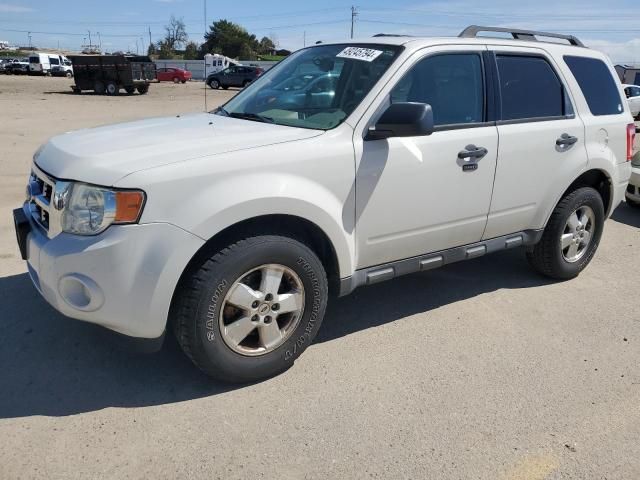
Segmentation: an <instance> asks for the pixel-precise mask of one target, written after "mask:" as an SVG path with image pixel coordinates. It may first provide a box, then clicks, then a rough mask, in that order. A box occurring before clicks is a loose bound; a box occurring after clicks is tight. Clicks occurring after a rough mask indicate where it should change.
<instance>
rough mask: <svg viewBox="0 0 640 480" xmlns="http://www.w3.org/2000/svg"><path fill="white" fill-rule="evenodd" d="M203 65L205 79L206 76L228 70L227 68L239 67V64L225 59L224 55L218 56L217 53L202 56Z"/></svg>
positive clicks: (227, 58) (230, 59)
mask: <svg viewBox="0 0 640 480" xmlns="http://www.w3.org/2000/svg"><path fill="white" fill-rule="evenodd" d="M204 65H205V70H206V73H205V78H206V76H207V75H210V74H212V73H218V72H220V71H222V70H224V69H225V68H229V67H233V66H235V65H240V62H238V61H236V60H234V59H232V58H229V57H225V56H224V55H220V54H218V53H213V54H211V53H207V54H206V55H205V56H204Z"/></svg>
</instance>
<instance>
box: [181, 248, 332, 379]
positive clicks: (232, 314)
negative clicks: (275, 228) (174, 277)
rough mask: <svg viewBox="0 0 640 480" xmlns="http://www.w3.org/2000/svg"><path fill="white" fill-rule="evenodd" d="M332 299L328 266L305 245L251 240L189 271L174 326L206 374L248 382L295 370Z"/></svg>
mask: <svg viewBox="0 0 640 480" xmlns="http://www.w3.org/2000/svg"><path fill="white" fill-rule="evenodd" d="M327 297H328V284H327V277H326V274H325V271H324V268H323V266H322V264H321V262H320V260H319V259H318V257H317V256H316V255H315V253H314V252H313V251H311V250H310V249H309V248H308V247H307V246H305V245H303V244H302V243H300V242H299V241H297V240H294V239H291V238H287V237H282V236H259V237H251V238H247V239H244V240H240V241H238V242H236V243H234V244H232V245H230V246H228V247H227V248H225V249H223V250H221V251H220V252H218V253H216V254H215V255H213V256H211V257H210V258H208V259H205V260H204V261H203V262H202V263H201V264H200V265H197V266H196V267H195V268H194V269H193V270H192V271H191V272H190V273H187V276H186V278H185V279H184V280H183V281H182V282H181V285H180V287H179V288H178V290H177V291H176V298H175V300H174V305H173V308H172V323H173V327H174V331H175V333H176V338H177V339H178V342H179V343H180V345H181V346H182V349H183V350H184V352H185V353H186V354H187V355H188V356H189V358H191V360H192V361H193V362H194V363H195V364H196V365H197V366H198V367H199V368H200V369H201V370H203V371H204V372H205V373H207V374H208V375H210V376H212V377H215V378H217V379H219V380H223V381H226V382H250V381H255V380H260V379H264V378H268V377H271V376H273V375H276V374H278V373H281V372H283V371H284V370H286V369H288V368H289V367H290V366H291V365H293V362H294V361H295V359H296V358H297V357H298V356H300V354H301V353H302V352H303V351H304V350H305V349H306V348H307V347H308V346H309V345H310V344H311V342H312V341H313V339H314V338H315V336H316V333H317V332H318V330H319V328H320V324H321V323H322V319H323V316H324V312H325V308H326V305H327Z"/></svg>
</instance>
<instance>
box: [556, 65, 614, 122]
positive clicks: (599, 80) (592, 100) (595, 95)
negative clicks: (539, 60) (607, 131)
mask: <svg viewBox="0 0 640 480" xmlns="http://www.w3.org/2000/svg"><path fill="white" fill-rule="evenodd" d="M564 61H565V63H566V64H567V66H568V67H569V69H570V70H571V73H573V76H574V77H575V79H576V81H577V82H578V85H580V89H581V90H582V93H583V94H584V98H585V99H586V101H587V104H588V105H589V110H591V113H592V114H593V115H596V116H600V115H618V114H620V113H622V112H623V111H624V107H623V106H622V98H620V91H619V90H618V88H619V87H618V84H617V83H616V81H615V80H614V79H613V77H612V75H611V72H610V71H609V67H607V65H606V64H605V63H604V62H603V61H602V60H599V59H597V58H589V57H575V56H569V55H567V56H565V57H564Z"/></svg>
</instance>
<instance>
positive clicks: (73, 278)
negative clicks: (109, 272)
mask: <svg viewBox="0 0 640 480" xmlns="http://www.w3.org/2000/svg"><path fill="white" fill-rule="evenodd" d="M58 292H59V293H60V296H61V297H62V299H63V300H64V301H65V302H66V303H67V304H68V305H69V306H70V307H72V308H74V309H76V310H81V311H83V312H93V311H95V310H98V309H99V308H100V307H102V304H103V303H104V294H103V293H102V290H101V289H100V287H99V286H98V285H97V284H96V282H94V281H93V280H91V279H90V278H89V277H85V276H84V275H80V274H79V273H72V274H69V275H65V276H64V277H62V278H61V279H60V281H59V282H58Z"/></svg>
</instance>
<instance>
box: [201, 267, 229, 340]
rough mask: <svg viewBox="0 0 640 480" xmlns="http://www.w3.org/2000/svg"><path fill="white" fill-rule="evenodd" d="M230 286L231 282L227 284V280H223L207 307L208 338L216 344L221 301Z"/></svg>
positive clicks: (206, 327) (206, 328) (206, 326)
mask: <svg viewBox="0 0 640 480" xmlns="http://www.w3.org/2000/svg"><path fill="white" fill-rule="evenodd" d="M228 286H229V282H227V280H225V279H222V280H221V281H220V283H218V285H217V286H216V288H215V290H214V291H213V293H212V294H211V299H210V300H209V304H208V306H207V311H206V314H205V330H206V338H207V340H208V341H209V342H215V340H216V338H217V336H216V329H217V328H218V318H219V312H218V310H219V304H220V299H221V298H224V296H223V294H224V293H225V291H226V290H227V288H228Z"/></svg>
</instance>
